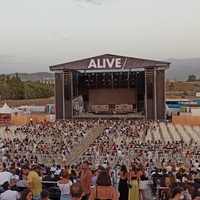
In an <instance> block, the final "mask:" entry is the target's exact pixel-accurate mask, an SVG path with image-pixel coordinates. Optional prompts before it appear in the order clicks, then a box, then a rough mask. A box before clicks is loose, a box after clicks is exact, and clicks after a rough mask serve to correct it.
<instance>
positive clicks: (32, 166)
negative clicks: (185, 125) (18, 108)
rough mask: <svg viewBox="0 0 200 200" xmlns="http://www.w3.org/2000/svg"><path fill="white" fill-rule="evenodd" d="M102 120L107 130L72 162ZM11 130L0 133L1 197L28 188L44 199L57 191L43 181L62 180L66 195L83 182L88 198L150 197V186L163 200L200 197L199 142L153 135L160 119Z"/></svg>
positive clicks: (61, 192)
mask: <svg viewBox="0 0 200 200" xmlns="http://www.w3.org/2000/svg"><path fill="white" fill-rule="evenodd" d="M99 123H104V125H105V129H104V131H103V132H102V133H101V134H100V135H99V136H98V138H97V139H96V140H94V142H93V143H92V144H90V146H89V148H88V149H87V150H86V151H85V152H84V153H83V155H82V157H81V159H79V160H77V162H75V163H70V164H71V165H69V163H67V160H68V158H69V156H70V154H71V153H72V151H74V150H75V149H76V145H78V144H80V143H81V142H82V141H83V140H85V139H87V138H88V135H90V134H91V133H92V132H93V130H95V128H96V127H97V126H98V125H99ZM6 129H7V130H4V131H2V133H1V136H0V137H1V138H0V153H1V155H2V157H1V161H2V166H1V171H2V172H0V192H2V193H1V196H2V195H5V194H6V193H7V194H10V191H12V192H13V191H14V193H12V195H14V196H15V199H19V198H20V199H22V197H23V194H24V193H25V192H26V195H30V196H31V197H30V199H32V198H33V199H37V200H38V199H41V198H43V197H42V194H43V193H44V195H45V194H48V192H49V193H51V191H50V190H49V191H48V190H47V191H46V190H44V191H43V190H42V184H41V182H42V181H56V183H57V188H58V191H59V193H58V194H59V196H60V198H61V200H65V199H67V200H68V199H72V195H71V191H70V188H71V187H72V186H73V185H74V184H75V183H80V187H81V190H82V192H81V197H77V198H79V199H80V198H81V199H83V200H87V199H89V200H93V199H113V200H115V199H120V200H138V199H142V200H147V197H146V195H145V190H146V189H149V188H151V189H152V194H153V195H154V196H155V195H157V198H160V199H181V198H182V196H183V198H184V199H187V200H189V199H195V198H197V197H200V195H199V193H198V189H199V188H200V187H199V186H198V183H197V180H198V179H199V178H200V173H199V172H200V165H199V157H198V153H199V146H198V145H197V144H196V143H195V141H193V140H190V141H186V140H184V138H181V139H180V140H179V141H162V140H160V139H159V140H147V139H148V135H149V134H152V133H153V132H154V131H158V129H159V123H153V122H149V121H127V120H119V121H111V120H110V121H106V120H105V121H100V120H96V121H95V120H89V121H85V120H84V121H57V122H56V123H50V122H44V123H37V124H35V125H33V124H28V125H26V126H22V127H17V128H15V129H12V128H11V127H9V129H8V127H7V128H6ZM160 134H162V132H160ZM194 155H195V156H194ZM86 160H87V161H86ZM35 177H37V178H35ZM172 177H173V181H172ZM34 181H36V182H35V183H34ZM22 185H23V189H24V188H26V187H27V189H25V190H24V193H23V192H22V193H21V191H19V190H17V189H19V188H20V186H22ZM36 185H37V187H35V186H36ZM16 186H17V187H16ZM158 186H159V188H160V189H159V190H156V191H155V192H157V194H156V193H155V192H154V190H155V188H156V187H157V188H158ZM16 188H17V189H16ZM77 188H78V186H77ZM13 189H14V190H13ZM28 189H30V190H29V192H28ZM47 189H48V188H47ZM19 192H20V193H19ZM45 192H46V193H45ZM19 195H20V196H19ZM195 195H196V197H195ZM198 195H199V196H198ZM47 196H48V195H47ZM180 197H181V198H180ZM13 198H14V197H13ZM26 198H27V199H28V197H25V198H24V197H23V199H26ZM43 199H45V198H43ZM2 200H3V196H2Z"/></svg>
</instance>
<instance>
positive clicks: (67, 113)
mask: <svg viewBox="0 0 200 200" xmlns="http://www.w3.org/2000/svg"><path fill="white" fill-rule="evenodd" d="M63 76H64V89H63V94H64V95H63V96H64V99H63V101H64V103H63V119H72V118H73V84H72V83H73V76H72V72H71V71H70V70H67V71H64V72H63Z"/></svg>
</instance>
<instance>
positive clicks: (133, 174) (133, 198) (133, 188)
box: [128, 165, 139, 200]
mask: <svg viewBox="0 0 200 200" xmlns="http://www.w3.org/2000/svg"><path fill="white" fill-rule="evenodd" d="M137 179H138V172H137V168H136V166H135V165H132V166H131V171H130V172H129V182H130V187H129V193H128V200H139V186H138V180H137Z"/></svg>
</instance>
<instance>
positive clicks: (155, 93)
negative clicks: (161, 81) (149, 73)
mask: <svg viewBox="0 0 200 200" xmlns="http://www.w3.org/2000/svg"><path fill="white" fill-rule="evenodd" d="M156 86H157V82H156V68H154V113H155V120H157V90H156V88H157V87H156Z"/></svg>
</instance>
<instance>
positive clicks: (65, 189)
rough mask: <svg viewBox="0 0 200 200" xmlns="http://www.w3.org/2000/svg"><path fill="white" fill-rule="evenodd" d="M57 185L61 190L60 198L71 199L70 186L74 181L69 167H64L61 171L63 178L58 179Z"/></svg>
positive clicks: (63, 199)
mask: <svg viewBox="0 0 200 200" xmlns="http://www.w3.org/2000/svg"><path fill="white" fill-rule="evenodd" d="M57 185H58V187H59V189H60V191H61V197H60V200H71V196H70V186H71V185H72V182H71V180H70V179H69V172H68V170H67V169H64V170H63V171H62V172H61V180H59V181H58V183H57Z"/></svg>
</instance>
